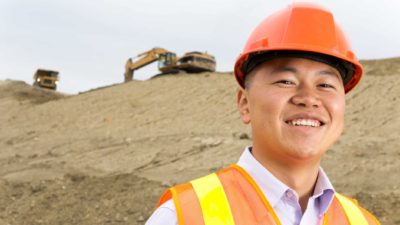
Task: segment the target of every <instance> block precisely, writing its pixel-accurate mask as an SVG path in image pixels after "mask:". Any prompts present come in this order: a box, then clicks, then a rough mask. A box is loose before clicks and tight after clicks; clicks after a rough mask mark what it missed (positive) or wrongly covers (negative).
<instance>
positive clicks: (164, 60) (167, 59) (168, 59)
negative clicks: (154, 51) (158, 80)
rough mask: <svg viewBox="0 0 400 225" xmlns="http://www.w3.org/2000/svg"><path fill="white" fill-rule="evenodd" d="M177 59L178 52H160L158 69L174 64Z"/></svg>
mask: <svg viewBox="0 0 400 225" xmlns="http://www.w3.org/2000/svg"><path fill="white" fill-rule="evenodd" d="M176 59H177V57H176V54H175V53H173V52H166V53H163V54H160V56H159V59H158V69H159V70H161V71H163V70H164V68H167V67H170V66H172V65H174V64H175V63H176Z"/></svg>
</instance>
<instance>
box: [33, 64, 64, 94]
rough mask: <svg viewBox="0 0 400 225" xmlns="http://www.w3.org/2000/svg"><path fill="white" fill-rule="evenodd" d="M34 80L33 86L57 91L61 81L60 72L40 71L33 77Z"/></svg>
mask: <svg viewBox="0 0 400 225" xmlns="http://www.w3.org/2000/svg"><path fill="white" fill-rule="evenodd" d="M33 79H34V82H33V86H38V87H41V88H48V89H52V90H56V89H57V84H58V79H59V78H58V71H53V70H44V69H38V70H37V71H36V73H35V75H33Z"/></svg>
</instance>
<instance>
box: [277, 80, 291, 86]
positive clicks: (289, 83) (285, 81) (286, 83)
mask: <svg viewBox="0 0 400 225" xmlns="http://www.w3.org/2000/svg"><path fill="white" fill-rule="evenodd" d="M276 83H277V84H285V85H291V84H294V82H292V81H290V80H279V81H277V82H276Z"/></svg>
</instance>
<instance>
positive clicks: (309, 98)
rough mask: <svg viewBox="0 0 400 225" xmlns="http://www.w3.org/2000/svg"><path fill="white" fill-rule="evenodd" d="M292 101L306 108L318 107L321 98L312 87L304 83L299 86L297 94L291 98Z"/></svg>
mask: <svg viewBox="0 0 400 225" xmlns="http://www.w3.org/2000/svg"><path fill="white" fill-rule="evenodd" d="M291 101H292V103H293V104H295V105H297V106H301V107H305V108H318V107H320V106H321V100H320V98H319V96H318V95H317V93H315V90H313V88H312V87H309V86H306V85H303V86H299V87H298V88H297V91H296V94H295V95H294V96H293V97H292V99H291Z"/></svg>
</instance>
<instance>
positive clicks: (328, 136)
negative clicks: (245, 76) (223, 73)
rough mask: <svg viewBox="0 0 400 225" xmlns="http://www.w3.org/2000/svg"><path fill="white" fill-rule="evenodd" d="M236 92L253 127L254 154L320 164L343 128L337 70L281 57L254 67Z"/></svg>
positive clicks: (342, 96)
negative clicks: (319, 161) (314, 160)
mask: <svg viewBox="0 0 400 225" xmlns="http://www.w3.org/2000/svg"><path fill="white" fill-rule="evenodd" d="M252 73H254V74H253V75H252V77H251V78H250V79H251V80H250V83H249V85H248V86H247V87H246V89H241V90H240V91H239V93H238V107H239V111H240V114H241V118H242V121H243V122H244V123H246V124H251V127H252V133H253V151H254V153H255V154H259V155H260V154H261V155H262V157H267V158H270V159H273V160H292V161H293V160H305V159H317V160H320V159H321V157H322V156H323V154H324V153H325V151H326V150H327V149H328V148H329V147H330V146H331V145H332V144H333V143H334V142H335V141H336V140H337V138H338V137H339V136H340V134H341V132H342V130H343V126H344V112H345V93H344V87H343V83H342V79H341V77H340V74H339V72H338V71H337V70H336V69H335V68H333V67H331V66H329V65H327V64H323V63H320V62H316V61H312V60H308V59H302V58H277V59H273V60H270V61H267V62H265V63H264V64H262V65H260V66H258V67H257V68H255V70H254V71H253V72H252Z"/></svg>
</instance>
